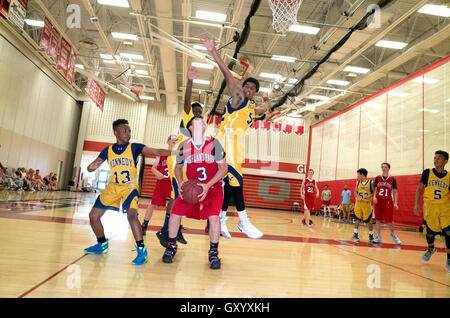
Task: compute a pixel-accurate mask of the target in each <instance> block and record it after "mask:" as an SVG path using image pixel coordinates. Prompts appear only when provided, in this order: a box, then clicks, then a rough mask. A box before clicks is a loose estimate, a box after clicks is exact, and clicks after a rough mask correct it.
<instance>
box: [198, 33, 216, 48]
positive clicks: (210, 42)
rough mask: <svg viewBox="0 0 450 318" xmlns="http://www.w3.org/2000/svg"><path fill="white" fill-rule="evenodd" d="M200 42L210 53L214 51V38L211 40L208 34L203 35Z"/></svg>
mask: <svg viewBox="0 0 450 318" xmlns="http://www.w3.org/2000/svg"><path fill="white" fill-rule="evenodd" d="M200 40H201V41H202V42H203V45H204V46H205V48H206V49H207V50H208V51H212V50H214V48H215V41H214V36H213V37H212V38H211V39H210V38H209V35H208V34H207V33H203V34H202V35H201V36H200Z"/></svg>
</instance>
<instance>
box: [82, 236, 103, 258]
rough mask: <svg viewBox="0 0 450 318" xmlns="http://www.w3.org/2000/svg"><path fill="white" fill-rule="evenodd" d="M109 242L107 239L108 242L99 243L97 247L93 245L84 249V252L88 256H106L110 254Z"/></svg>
mask: <svg viewBox="0 0 450 318" xmlns="http://www.w3.org/2000/svg"><path fill="white" fill-rule="evenodd" d="M108 242H109V240H108V239H106V242H104V243H100V242H99V243H97V244H95V245H92V246H90V247H88V248H85V249H84V252H85V253H87V254H104V253H107V252H108V249H109V246H108Z"/></svg>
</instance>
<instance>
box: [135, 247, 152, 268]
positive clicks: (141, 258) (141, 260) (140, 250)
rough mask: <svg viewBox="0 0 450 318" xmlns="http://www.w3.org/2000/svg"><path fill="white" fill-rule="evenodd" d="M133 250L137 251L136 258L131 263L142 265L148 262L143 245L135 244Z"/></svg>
mask: <svg viewBox="0 0 450 318" xmlns="http://www.w3.org/2000/svg"><path fill="white" fill-rule="evenodd" d="M133 251H137V256H136V258H135V259H134V260H133V261H132V262H131V263H132V264H133V265H143V264H145V263H147V262H148V253H147V248H146V247H145V246H142V247H139V246H136V249H135V250H133Z"/></svg>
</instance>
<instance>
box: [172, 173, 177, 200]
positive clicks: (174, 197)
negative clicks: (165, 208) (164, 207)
mask: <svg viewBox="0 0 450 318" xmlns="http://www.w3.org/2000/svg"><path fill="white" fill-rule="evenodd" d="M170 180H171V183H172V186H171V187H170V198H171V199H172V200H175V199H176V198H178V182H177V179H176V178H175V177H174V178H170Z"/></svg>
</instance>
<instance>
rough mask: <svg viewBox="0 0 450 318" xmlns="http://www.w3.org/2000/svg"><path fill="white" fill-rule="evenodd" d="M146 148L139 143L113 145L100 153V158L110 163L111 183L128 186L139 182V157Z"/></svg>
mask: <svg viewBox="0 0 450 318" xmlns="http://www.w3.org/2000/svg"><path fill="white" fill-rule="evenodd" d="M144 147H145V145H143V144H138V143H128V144H124V145H120V144H113V145H111V146H108V147H106V148H105V149H104V150H103V151H102V152H101V153H100V155H99V157H100V158H102V159H103V160H107V161H108V164H109V167H110V173H111V175H110V177H109V182H110V183H115V184H128V183H133V182H136V181H137V161H138V156H139V154H140V153H141V152H142V149H143V148H144Z"/></svg>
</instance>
